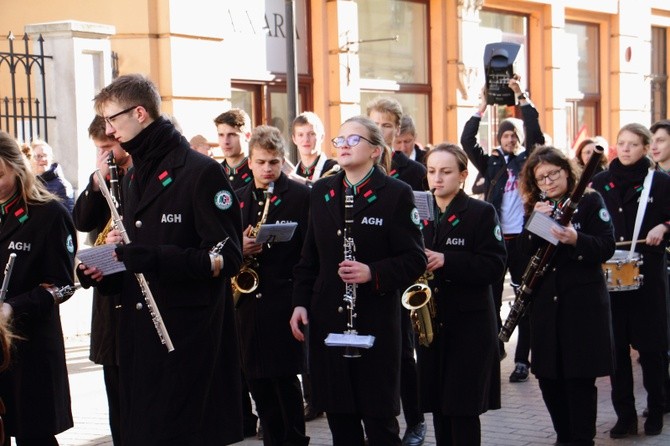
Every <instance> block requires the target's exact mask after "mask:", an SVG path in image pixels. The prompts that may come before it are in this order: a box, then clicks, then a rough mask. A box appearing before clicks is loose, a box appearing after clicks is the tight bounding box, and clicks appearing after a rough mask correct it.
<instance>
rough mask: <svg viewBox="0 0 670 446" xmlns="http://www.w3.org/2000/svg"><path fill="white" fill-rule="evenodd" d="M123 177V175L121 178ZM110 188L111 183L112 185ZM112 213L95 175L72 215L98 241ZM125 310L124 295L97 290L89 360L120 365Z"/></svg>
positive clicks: (91, 238) (80, 196)
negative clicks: (121, 320) (95, 187)
mask: <svg viewBox="0 0 670 446" xmlns="http://www.w3.org/2000/svg"><path fill="white" fill-rule="evenodd" d="M120 180H121V178H119V181H120ZM108 187H109V185H108ZM110 215H111V212H110V210H109V206H108V204H107V200H105V197H104V196H103V195H102V192H100V191H95V190H93V175H91V176H90V178H89V181H88V184H87V185H86V189H84V191H83V192H82V193H81V194H80V195H79V197H77V201H75V203H74V210H73V212H72V218H73V220H74V226H75V228H77V230H78V231H82V232H88V233H89V237H88V240H89V241H90V242H91V243H94V242H95V239H96V238H97V236H98V234H99V233H101V232H102V231H103V230H104V229H105V227H106V226H107V224H108V223H109V221H110ZM120 310H121V296H119V295H118V294H112V295H109V296H102V295H100V291H98V289H97V288H96V289H94V290H93V306H92V314H91V347H90V352H89V359H90V360H91V361H93V362H94V363H96V364H102V365H118V362H119V361H118V356H117V344H118V318H119V311H120Z"/></svg>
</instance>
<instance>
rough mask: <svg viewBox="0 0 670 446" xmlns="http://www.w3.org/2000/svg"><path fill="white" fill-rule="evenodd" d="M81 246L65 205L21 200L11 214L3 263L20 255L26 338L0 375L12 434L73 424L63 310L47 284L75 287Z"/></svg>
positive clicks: (19, 300) (17, 309)
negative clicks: (76, 264)
mask: <svg viewBox="0 0 670 446" xmlns="http://www.w3.org/2000/svg"><path fill="white" fill-rule="evenodd" d="M26 217H27V218H26ZM76 249H77V236H76V231H75V229H74V225H73V224H72V218H71V217H70V213H69V212H68V211H67V209H65V207H64V206H63V205H62V204H61V203H58V202H56V201H51V202H48V203H45V204H32V205H28V206H26V205H25V204H24V203H23V202H22V201H19V202H18V203H17V204H15V205H14V206H12V207H11V208H10V209H9V214H8V215H6V216H5V217H4V222H3V224H2V230H1V231H0V264H1V265H2V267H3V268H4V266H5V265H6V264H7V260H8V258H9V254H10V253H12V252H13V253H16V255H17V256H16V260H15V262H14V269H13V272H12V275H11V279H10V281H9V286H8V292H7V300H6V301H7V303H9V304H10V305H11V306H12V308H13V310H14V317H13V326H14V330H15V332H16V334H17V335H18V336H20V338H17V339H15V341H14V349H13V350H12V363H11V366H10V368H9V369H8V370H7V371H5V372H3V373H2V374H0V396H2V398H3V400H4V402H5V406H6V408H7V414H6V415H3V418H4V420H5V429H6V432H7V435H10V436H13V437H14V436H17V437H46V436H49V435H55V434H58V433H60V432H63V431H64V430H66V429H69V428H71V427H72V426H73V424H72V413H71V411H70V388H69V384H68V378H67V368H66V365H65V347H64V343H63V330H62V328H61V321H60V312H59V309H58V306H57V305H54V300H53V297H52V296H51V294H49V292H47V291H46V290H44V288H42V287H41V286H40V284H42V283H47V284H53V285H55V286H57V287H62V286H65V285H72V284H73V278H74V277H73V271H74V269H73V265H74V255H75V252H76ZM76 298H77V296H74V297H73V298H72V299H73V300H74V299H76ZM66 305H77V303H67V304H66Z"/></svg>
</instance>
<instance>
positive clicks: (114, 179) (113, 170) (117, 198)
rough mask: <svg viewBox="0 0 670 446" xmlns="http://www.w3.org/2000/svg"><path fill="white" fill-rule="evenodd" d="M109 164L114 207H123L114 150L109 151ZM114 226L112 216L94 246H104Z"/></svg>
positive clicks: (110, 188) (110, 189) (110, 190)
mask: <svg viewBox="0 0 670 446" xmlns="http://www.w3.org/2000/svg"><path fill="white" fill-rule="evenodd" d="M107 165H108V166H109V192H110V194H111V196H112V202H113V203H114V207H116V209H117V210H120V209H121V194H120V193H119V190H120V189H119V170H118V167H117V165H116V159H115V158H114V151H113V150H110V151H109V157H108V158H107ZM113 227H114V223H113V222H112V218H111V217H110V218H109V221H108V222H107V226H105V228H104V229H103V230H102V231H100V233H99V234H98V236H97V237H96V239H95V243H94V244H93V246H102V245H104V244H105V240H106V239H107V234H109V231H111V230H112V228H113Z"/></svg>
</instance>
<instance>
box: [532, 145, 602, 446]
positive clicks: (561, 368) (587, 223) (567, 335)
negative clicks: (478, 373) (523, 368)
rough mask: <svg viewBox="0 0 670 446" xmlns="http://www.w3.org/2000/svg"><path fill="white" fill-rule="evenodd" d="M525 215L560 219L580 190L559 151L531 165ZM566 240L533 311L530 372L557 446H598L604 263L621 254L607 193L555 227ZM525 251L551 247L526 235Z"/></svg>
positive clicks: (541, 153) (585, 200)
mask: <svg viewBox="0 0 670 446" xmlns="http://www.w3.org/2000/svg"><path fill="white" fill-rule="evenodd" d="M521 178H522V181H521V192H522V197H523V199H524V206H525V212H526V214H530V213H532V212H538V213H542V214H545V215H547V216H552V217H554V218H555V217H556V213H557V212H558V211H560V209H561V207H562V206H563V205H564V204H565V202H566V199H567V198H568V197H569V194H570V193H571V192H572V190H573V189H574V187H575V185H576V184H577V174H576V169H575V167H574V166H573V164H572V163H571V162H570V161H569V160H568V158H567V157H566V156H565V155H564V154H563V153H562V152H561V151H559V150H557V149H555V148H553V147H548V146H545V147H539V148H537V149H536V150H535V151H534V152H533V154H532V155H530V156H529V157H528V161H526V164H525V165H524V168H523V171H522V173H521ZM551 232H552V234H553V235H554V236H555V237H556V238H557V239H558V240H559V244H558V247H557V249H556V250H555V251H554V256H553V258H552V260H551V262H550V263H549V267H548V268H547V271H546V272H545V274H544V276H543V277H542V279H541V281H540V284H539V286H538V287H537V289H535V292H534V293H533V303H532V307H531V308H530V343H531V351H532V352H533V358H532V362H531V371H532V373H533V374H535V376H536V377H537V378H538V381H539V384H540V390H541V391H542V397H543V399H544V402H545V405H546V406H547V410H548V411H549V415H550V416H551V420H552V423H553V425H554V430H555V431H556V434H557V444H575V445H577V444H578V445H592V444H593V438H594V437H595V435H596V411H597V388H596V386H595V380H596V377H599V376H607V375H609V374H610V373H611V372H612V364H613V358H612V338H611V336H612V335H611V332H612V325H611V319H610V304H609V295H608V292H607V285H606V283H605V278H604V276H603V272H602V268H601V264H602V263H603V262H605V261H607V259H609V258H610V257H611V256H612V254H613V253H614V235H613V228H612V222H611V218H610V216H609V213H608V212H607V209H606V208H605V203H604V202H603V199H602V197H601V196H600V194H598V193H596V192H593V191H589V190H588V189H587V192H586V193H585V194H584V195H583V196H582V198H581V200H580V201H579V204H578V208H577V210H576V211H575V212H574V214H573V216H572V220H571V222H570V223H569V224H568V225H567V226H565V227H563V226H560V225H559V227H556V228H552V230H551ZM520 240H521V241H520V247H521V248H522V250H523V251H525V252H526V253H527V254H528V255H533V254H535V253H536V252H537V250H538V249H539V248H540V247H542V246H543V244H546V243H548V242H546V241H544V240H542V239H541V238H540V237H538V236H536V235H535V234H533V233H531V232H530V231H528V230H527V229H524V231H523V233H522V234H521V237H520Z"/></svg>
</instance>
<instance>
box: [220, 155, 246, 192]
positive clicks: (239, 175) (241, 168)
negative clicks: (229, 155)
mask: <svg viewBox="0 0 670 446" xmlns="http://www.w3.org/2000/svg"><path fill="white" fill-rule="evenodd" d="M221 165H222V166H223V170H224V171H225V172H226V175H227V176H228V181H230V185H231V186H232V188H233V190H237V189H241V188H243V187H244V186H246V185H247V184H249V183H253V181H251V180H253V179H254V174H253V172H252V171H251V168H250V167H249V158H244V161H242V162H241V163H240V164H238V165H237V166H235V167H231V166H229V165H228V162H227V161H226V160H223V162H222V163H221Z"/></svg>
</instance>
